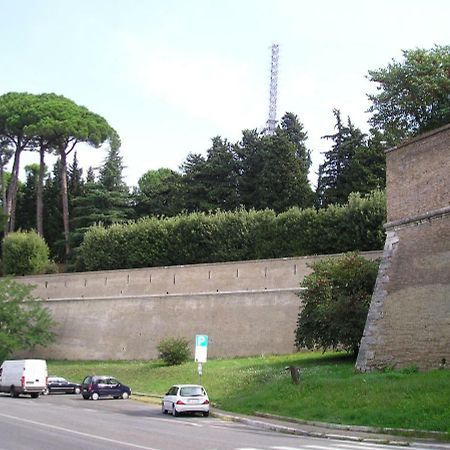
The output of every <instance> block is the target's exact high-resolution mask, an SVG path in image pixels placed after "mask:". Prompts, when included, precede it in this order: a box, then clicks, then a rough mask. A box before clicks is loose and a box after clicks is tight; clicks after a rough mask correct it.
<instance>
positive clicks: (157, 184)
mask: <svg viewBox="0 0 450 450" xmlns="http://www.w3.org/2000/svg"><path fill="white" fill-rule="evenodd" d="M133 198H134V202H135V213H136V216H137V217H138V218H139V217H143V216H167V217H171V216H175V215H176V214H179V213H181V212H182V211H183V209H184V190H183V178H182V175H181V174H180V173H178V172H175V171H173V170H171V169H167V168H160V169H157V170H149V171H148V172H146V173H144V175H142V176H141V178H139V180H138V186H137V188H136V189H135V190H134V193H133Z"/></svg>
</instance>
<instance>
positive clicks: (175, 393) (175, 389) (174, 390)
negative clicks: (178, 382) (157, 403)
mask: <svg viewBox="0 0 450 450" xmlns="http://www.w3.org/2000/svg"><path fill="white" fill-rule="evenodd" d="M177 392H178V387H177V386H172V387H171V388H170V389H169V392H168V393H167V395H177Z"/></svg>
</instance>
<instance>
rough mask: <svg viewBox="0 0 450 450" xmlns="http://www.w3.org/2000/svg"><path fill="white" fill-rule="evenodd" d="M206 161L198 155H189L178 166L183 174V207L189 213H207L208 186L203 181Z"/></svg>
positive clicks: (208, 207)
mask: <svg viewBox="0 0 450 450" xmlns="http://www.w3.org/2000/svg"><path fill="white" fill-rule="evenodd" d="M205 168H206V159H205V158H204V157H203V156H202V155H200V154H199V153H189V154H188V155H187V157H186V160H185V161H184V163H183V164H182V165H181V166H180V170H181V173H182V174H183V188H184V191H185V196H184V198H185V207H186V210H187V211H189V212H193V211H208V210H209V209H210V205H209V203H208V200H207V197H208V185H207V181H206V179H205V172H206V169H205Z"/></svg>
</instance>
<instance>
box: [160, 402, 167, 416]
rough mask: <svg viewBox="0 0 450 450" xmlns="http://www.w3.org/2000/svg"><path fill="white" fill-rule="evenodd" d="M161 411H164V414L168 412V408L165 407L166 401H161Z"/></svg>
mask: <svg viewBox="0 0 450 450" xmlns="http://www.w3.org/2000/svg"><path fill="white" fill-rule="evenodd" d="M161 412H162V413H163V414H167V409H166V408H164V402H162V403H161Z"/></svg>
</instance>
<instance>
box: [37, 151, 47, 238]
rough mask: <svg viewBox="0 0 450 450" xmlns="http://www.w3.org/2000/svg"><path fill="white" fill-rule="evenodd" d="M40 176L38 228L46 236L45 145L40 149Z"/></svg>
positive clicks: (40, 233) (39, 232) (38, 186)
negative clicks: (44, 196)
mask: <svg viewBox="0 0 450 450" xmlns="http://www.w3.org/2000/svg"><path fill="white" fill-rule="evenodd" d="M39 157H40V159H39V178H38V185H37V189H36V228H37V232H38V234H39V236H42V237H43V236H44V218H43V211H44V201H43V192H44V176H45V162H44V157H45V147H43V146H41V148H40V149H39Z"/></svg>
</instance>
